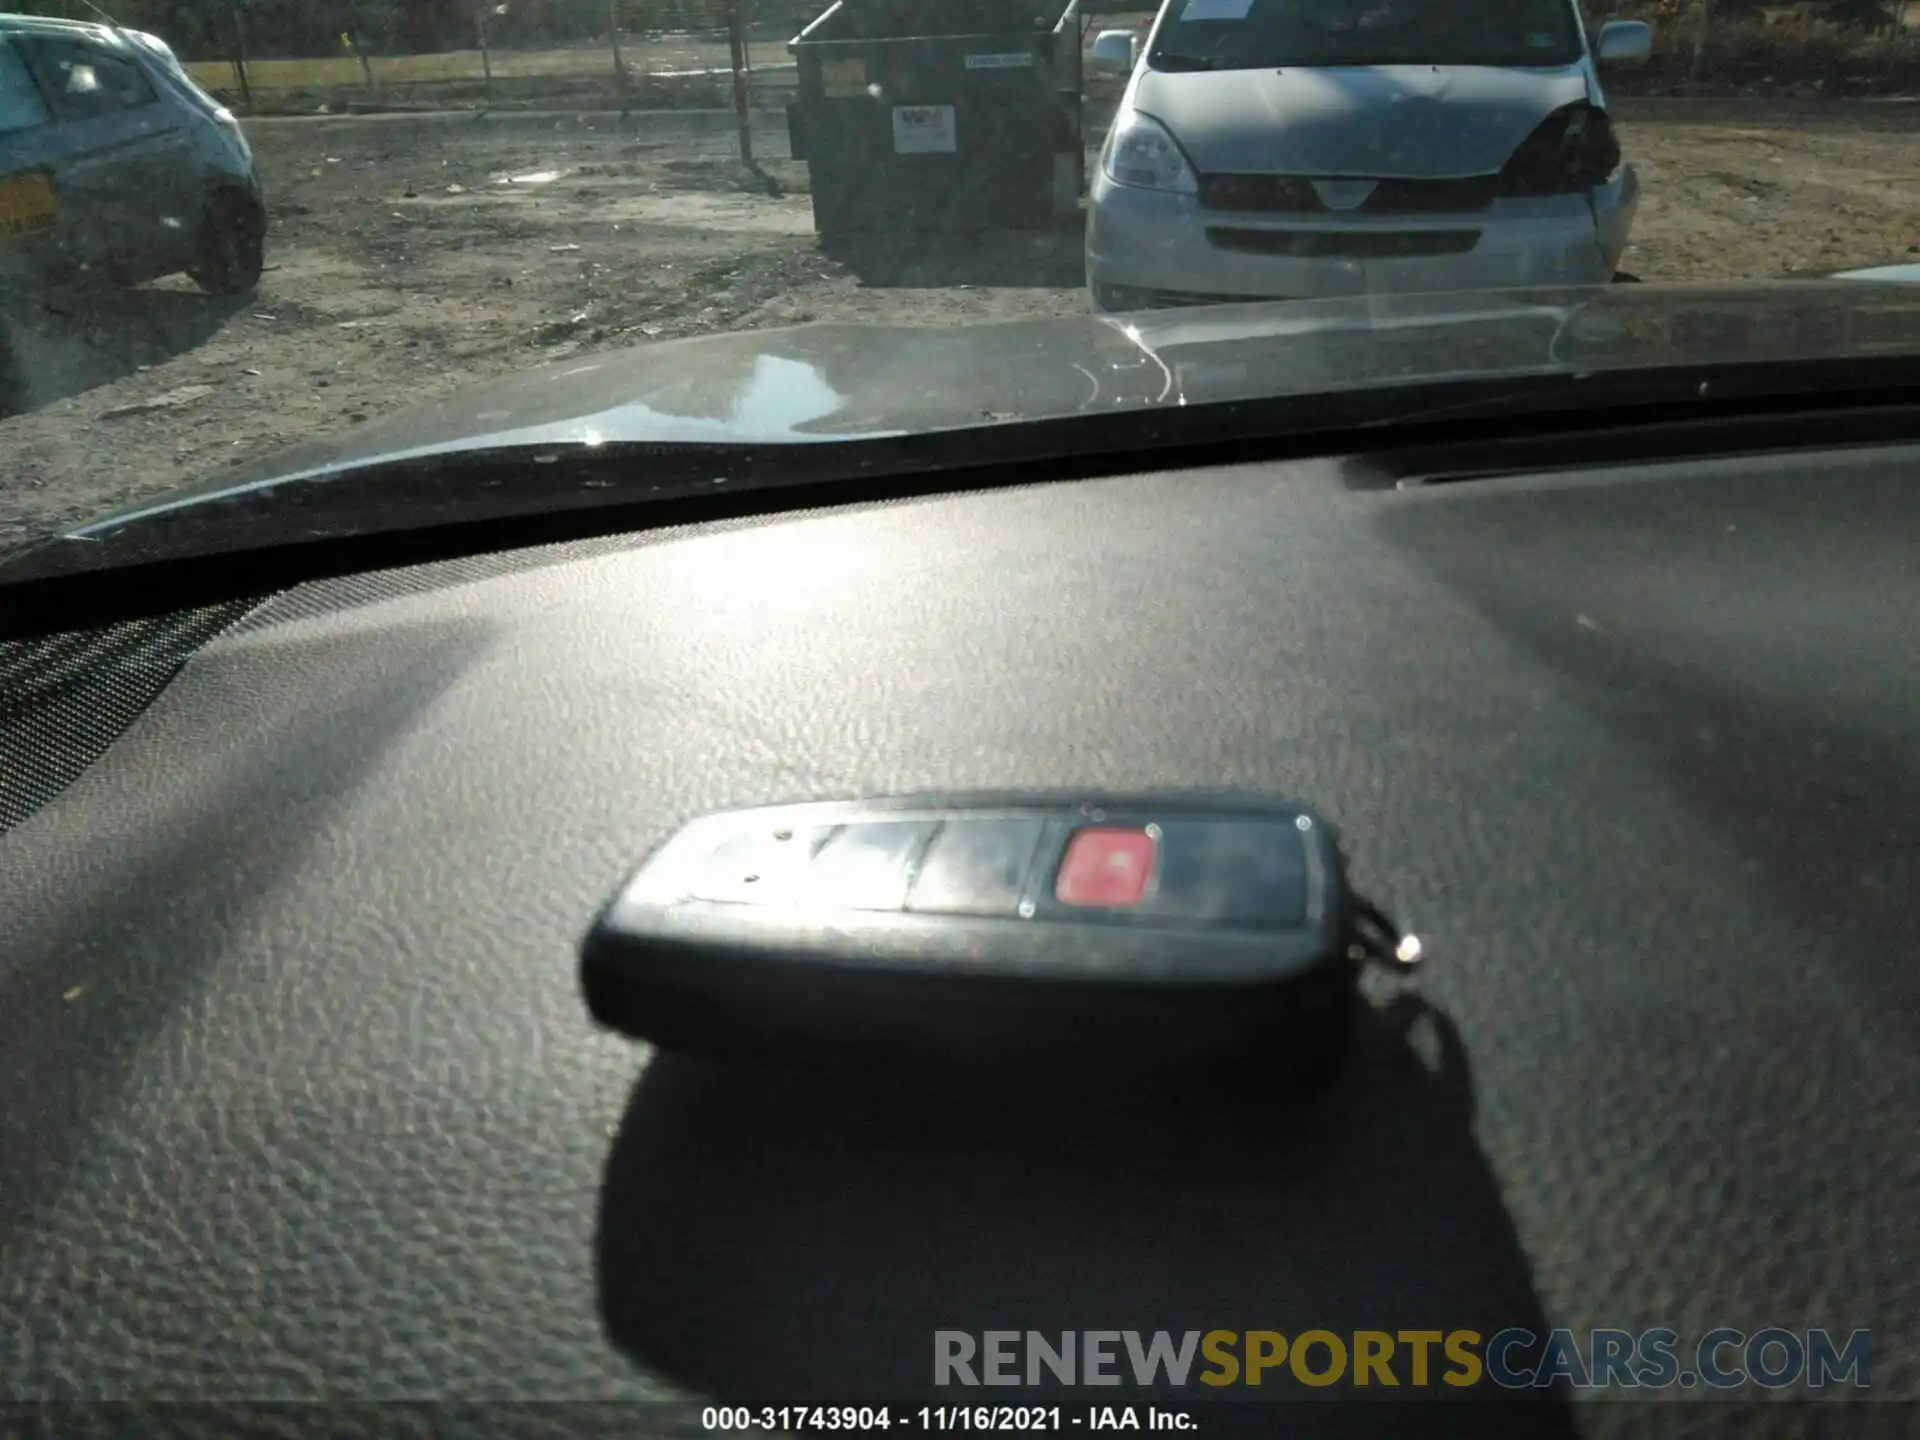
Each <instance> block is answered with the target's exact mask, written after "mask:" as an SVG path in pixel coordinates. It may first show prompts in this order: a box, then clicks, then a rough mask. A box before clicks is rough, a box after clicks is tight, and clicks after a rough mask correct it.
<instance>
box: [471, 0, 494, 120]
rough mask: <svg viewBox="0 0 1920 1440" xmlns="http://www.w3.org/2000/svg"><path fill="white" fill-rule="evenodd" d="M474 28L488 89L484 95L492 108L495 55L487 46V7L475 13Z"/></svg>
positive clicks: (482, 72) (482, 7) (481, 68)
mask: <svg viewBox="0 0 1920 1440" xmlns="http://www.w3.org/2000/svg"><path fill="white" fill-rule="evenodd" d="M473 27H474V31H475V33H476V35H477V36H478V38H479V41H480V70H481V74H482V75H483V77H484V79H483V82H482V83H483V84H484V85H485V87H486V88H485V91H484V92H483V93H484V94H485V95H486V98H487V104H488V105H489V106H491V105H492V104H493V53H492V51H491V50H490V49H489V48H488V45H487V7H486V6H485V5H482V6H481V7H480V8H479V9H478V10H475V11H474V12H473Z"/></svg>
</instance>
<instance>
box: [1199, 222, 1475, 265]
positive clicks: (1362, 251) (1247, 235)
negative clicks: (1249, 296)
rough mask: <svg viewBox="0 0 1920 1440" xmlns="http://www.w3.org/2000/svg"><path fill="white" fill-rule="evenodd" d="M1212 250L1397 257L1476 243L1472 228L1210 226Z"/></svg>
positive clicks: (1452, 251) (1457, 250) (1456, 251)
mask: <svg viewBox="0 0 1920 1440" xmlns="http://www.w3.org/2000/svg"><path fill="white" fill-rule="evenodd" d="M1207 239H1208V240H1209V241H1210V242H1211V243H1212V245H1213V247H1214V249H1216V250H1237V251H1239V252H1241V253H1242V254H1247V255H1284V256H1287V257H1289V258H1291V259H1295V260H1397V259H1417V258H1419V257H1422V256H1427V255H1464V254H1466V253H1467V252H1468V251H1469V250H1471V249H1473V247H1474V246H1475V245H1477V244H1479V243H1480V232H1479V231H1478V230H1232V229H1225V228H1221V227H1214V228H1211V229H1209V230H1208V231H1207Z"/></svg>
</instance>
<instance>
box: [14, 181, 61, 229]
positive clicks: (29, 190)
mask: <svg viewBox="0 0 1920 1440" xmlns="http://www.w3.org/2000/svg"><path fill="white" fill-rule="evenodd" d="M59 218H60V201H59V198H58V197H57V196H55V195H54V193H53V182H52V181H51V180H49V179H48V178H47V177H46V176H45V175H39V174H35V175H15V176H12V177H10V178H8V179H5V180H0V239H12V238H14V237H16V236H21V235H41V234H45V233H46V232H47V231H49V230H51V229H52V228H53V227H54V224H55V223H56V222H57V221H58V220H59Z"/></svg>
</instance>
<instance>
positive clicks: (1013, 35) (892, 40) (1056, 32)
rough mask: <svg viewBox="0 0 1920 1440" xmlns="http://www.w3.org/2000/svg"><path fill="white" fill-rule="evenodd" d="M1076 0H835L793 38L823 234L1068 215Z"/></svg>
mask: <svg viewBox="0 0 1920 1440" xmlns="http://www.w3.org/2000/svg"><path fill="white" fill-rule="evenodd" d="M1079 11H1080V0H837V3H836V4H834V5H832V6H831V7H829V8H828V9H827V10H826V11H825V12H824V13H823V14H821V15H820V16H819V17H818V18H816V19H815V20H814V21H813V23H812V24H810V25H808V26H807V27H806V29H804V30H802V31H801V32H800V34H799V35H798V36H796V37H795V38H794V39H793V40H792V41H791V42H790V43H789V45H788V49H789V50H790V51H791V52H792V54H793V56H794V60H795V64H796V68H797V69H798V71H799V92H798V97H797V98H796V99H795V100H794V102H793V104H792V105H791V106H790V108H789V109H788V112H787V113H788V125H789V131H790V135H791V138H792V141H793V154H794V158H795V159H798V160H805V161H806V163H807V169H808V173H809V178H810V181H811V183H812V187H813V219H814V228H815V229H816V230H817V231H819V233H820V235H821V236H822V238H823V240H824V241H826V242H827V243H829V244H831V243H833V242H834V241H836V240H842V239H852V238H856V237H859V236H861V235H874V234H888V235H894V236H898V235H901V234H906V233H911V232H914V231H937V232H939V233H941V234H951V233H953V232H956V231H990V230H1038V229H1046V228H1050V227H1052V226H1055V225H1058V224H1060V223H1061V222H1063V221H1068V220H1071V219H1073V218H1074V216H1075V215H1076V214H1077V213H1078V209H1079V203H1080V193H1081V190H1082V188H1083V187H1084V184H1085V179H1086V174H1085V171H1086V155H1085V150H1084V148H1083V144H1082V141H1081V136H1080V79H1081V74H1080V59H1081V38H1082V37H1081V22H1080V13H1079Z"/></svg>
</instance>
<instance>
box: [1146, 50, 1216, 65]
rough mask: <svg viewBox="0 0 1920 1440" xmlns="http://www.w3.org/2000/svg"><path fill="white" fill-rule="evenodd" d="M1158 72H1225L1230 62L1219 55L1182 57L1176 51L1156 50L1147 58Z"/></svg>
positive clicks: (1148, 62)
mask: <svg viewBox="0 0 1920 1440" xmlns="http://www.w3.org/2000/svg"><path fill="white" fill-rule="evenodd" d="M1147 64H1149V65H1151V66H1152V67H1153V68H1154V69H1156V70H1225V69H1227V68H1229V66H1228V62H1227V61H1225V60H1223V59H1221V58H1220V57H1219V56H1218V55H1182V54H1180V53H1179V52H1178V51H1174V50H1156V51H1155V52H1154V53H1153V54H1151V55H1149V56H1148V57H1147Z"/></svg>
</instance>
